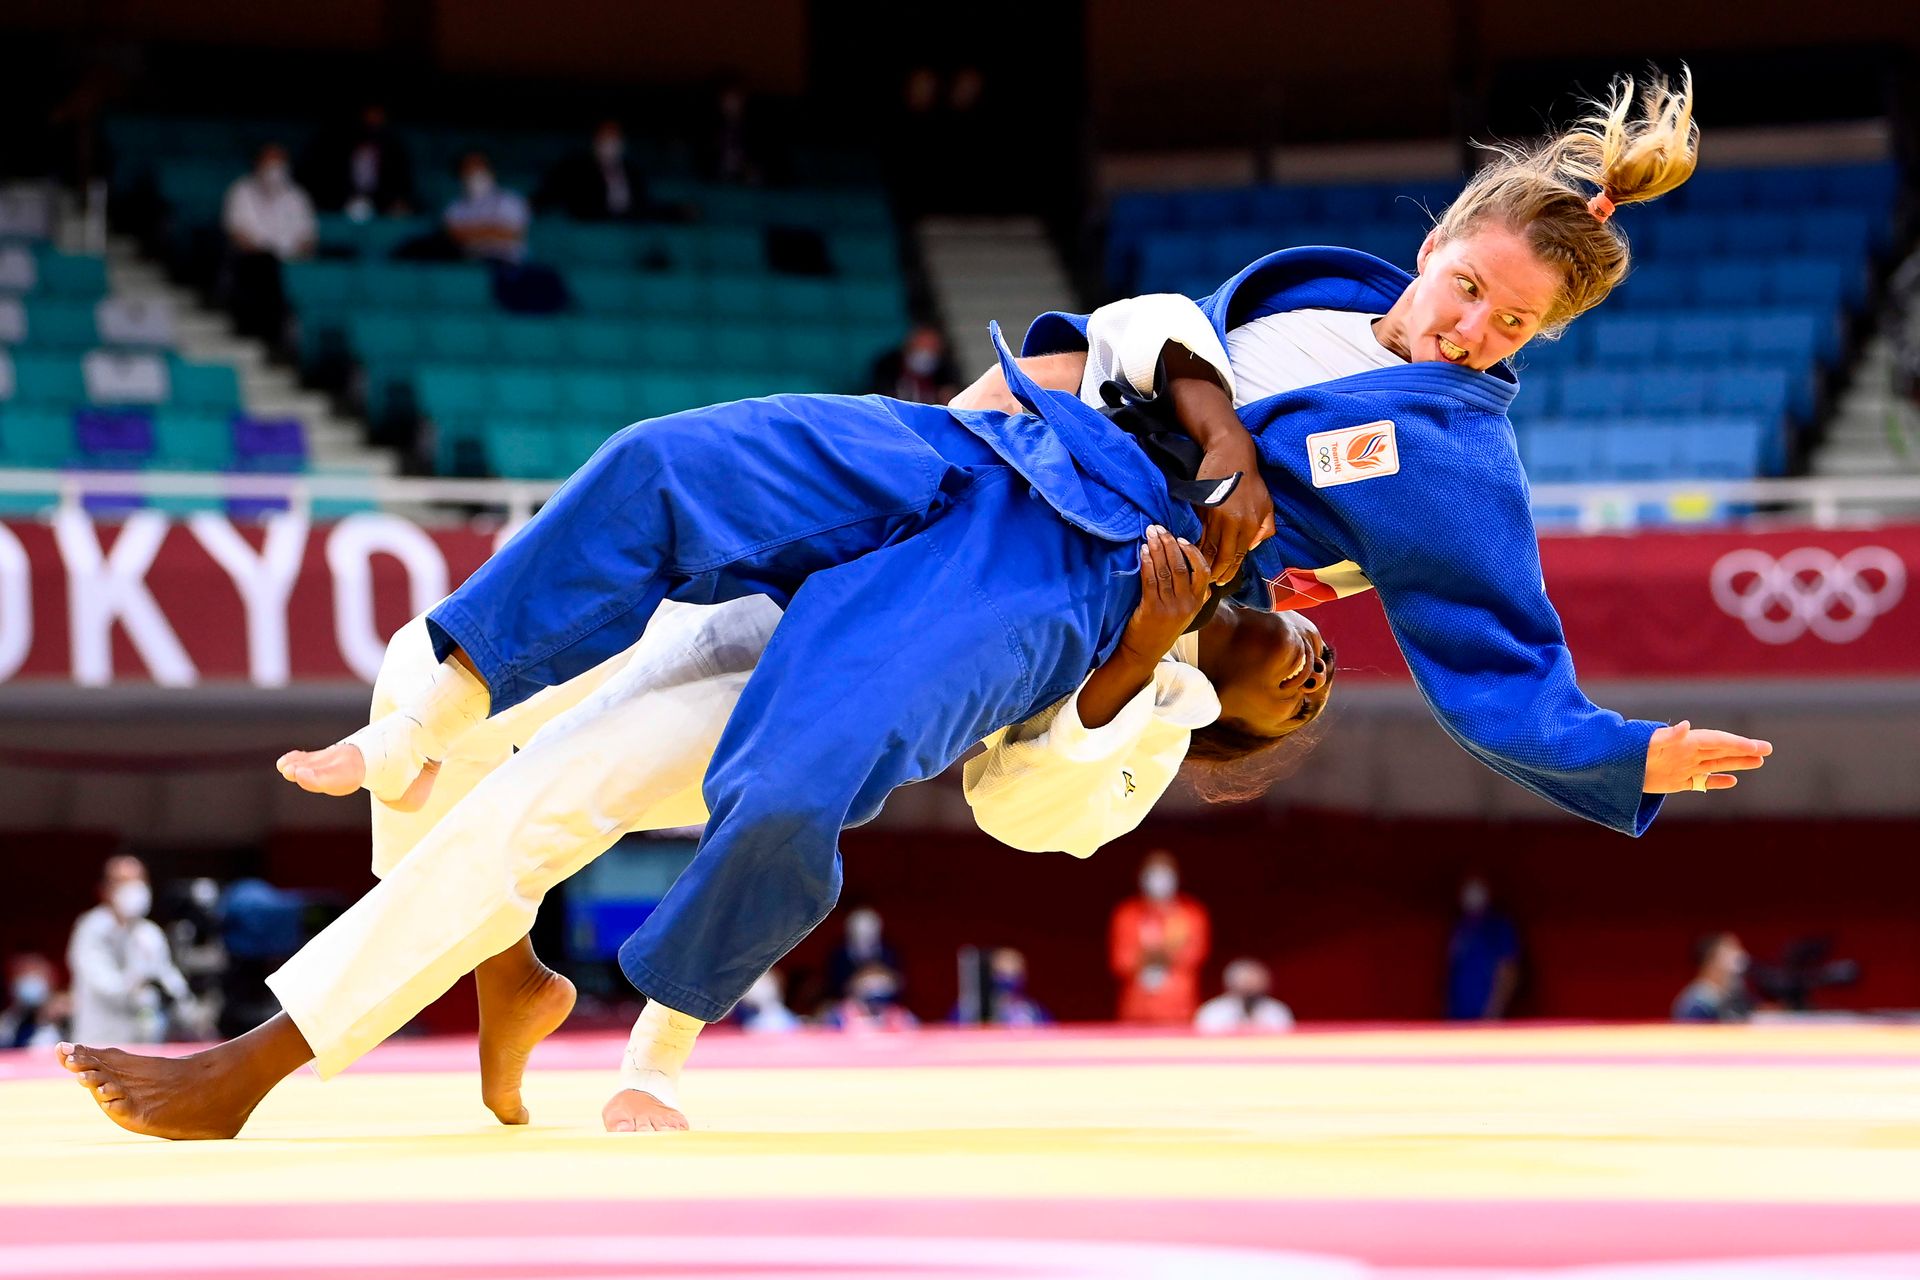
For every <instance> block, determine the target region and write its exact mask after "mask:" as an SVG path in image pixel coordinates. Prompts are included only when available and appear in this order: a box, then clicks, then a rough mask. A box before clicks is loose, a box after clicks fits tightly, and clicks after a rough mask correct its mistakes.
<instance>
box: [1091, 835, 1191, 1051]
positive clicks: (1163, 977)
mask: <svg viewBox="0 0 1920 1280" xmlns="http://www.w3.org/2000/svg"><path fill="white" fill-rule="evenodd" d="M1179 889H1180V871H1179V868H1178V866H1176V865H1175V863H1174V860H1173V855H1172V854H1170V853H1168V852H1167V851H1166V850H1165V849H1155V850H1154V851H1153V852H1152V853H1150V854H1148V855H1147V857H1146V860H1145V861H1144V862H1142V863H1141V865H1140V896H1139V897H1137V898H1129V899H1128V900H1127V901H1125V902H1123V903H1121V904H1120V905H1119V906H1118V907H1116V908H1115V909H1114V912H1113V923H1112V928H1111V929H1110V930H1109V947H1108V951H1109V956H1110V958H1111V961H1112V964H1113V973H1114V976H1115V977H1116V978H1118V979H1120V1021H1122V1022H1141V1023H1155V1024H1160V1025H1165V1026H1174V1025H1179V1026H1185V1025H1186V1024H1187V1023H1189V1022H1191V1021H1192V1020H1193V1013H1194V1009H1195V1008H1196V1007H1197V1006H1198V1005H1199V1003H1200V966H1201V964H1202V963H1203V962H1204V961H1205V960H1206V958H1207V949H1208V946H1209V933H1210V926H1209V923H1208V920H1207V910H1206V908H1205V907H1203V906H1201V905H1200V904H1199V903H1198V902H1195V901H1194V900H1193V899H1192V898H1188V897H1185V896H1184V895H1182V894H1181V893H1180V892H1179Z"/></svg>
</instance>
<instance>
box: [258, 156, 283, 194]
mask: <svg viewBox="0 0 1920 1280" xmlns="http://www.w3.org/2000/svg"><path fill="white" fill-rule="evenodd" d="M260 181H261V182H262V183H264V184H266V185H267V186H269V187H272V188H274V189H275V190H276V191H277V190H279V189H280V188H281V187H284V186H286V185H287V166H286V165H284V164H282V163H281V162H279V161H278V160H276V161H274V162H273V163H272V164H266V165H262V166H260Z"/></svg>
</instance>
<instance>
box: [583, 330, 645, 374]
mask: <svg viewBox="0 0 1920 1280" xmlns="http://www.w3.org/2000/svg"><path fill="white" fill-rule="evenodd" d="M640 332H641V331H640V328H639V327H638V326H637V325H635V324H634V323H632V322H631V321H628V320H625V319H604V320H601V319H595V320H581V321H578V322H577V323H576V324H575V325H574V327H573V349H572V355H573V358H574V359H575V360H577V361H578V362H580V363H581V364H588V365H610V366H619V367H624V366H629V365H632V364H633V363H634V361H635V360H636V359H637V358H638V349H639V343H640Z"/></svg>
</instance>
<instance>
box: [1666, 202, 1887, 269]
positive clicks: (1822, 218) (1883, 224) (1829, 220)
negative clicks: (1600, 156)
mask: <svg viewBox="0 0 1920 1280" xmlns="http://www.w3.org/2000/svg"><path fill="white" fill-rule="evenodd" d="M1890 212H1891V210H1890V209H1889V208H1888V207H1886V206H1882V207H1881V208H1879V209H1877V210H1871V211H1870V210H1867V209H1802V210H1796V211H1784V212H1783V211H1741V212H1732V213H1719V212H1708V213H1661V214H1654V213H1651V212H1650V213H1648V214H1647V215H1645V216H1644V217H1642V218H1640V219H1637V220H1636V221H1635V224H1634V225H1632V226H1630V227H1629V228H1628V230H1629V233H1630V234H1631V235H1632V237H1633V241H1634V247H1635V248H1636V249H1637V250H1639V251H1640V252H1641V253H1642V254H1644V255H1647V256H1652V257H1660V258H1692V257H1703V256H1712V255H1727V256H1736V255H1737V256H1759V255H1763V254H1776V253H1778V254H1813V255H1824V256H1828V257H1845V256H1859V255H1864V254H1866V253H1868V252H1871V251H1872V250H1874V249H1878V248H1881V247H1883V245H1884V244H1885V241H1886V239H1887V237H1888V235H1889V234H1890V232H1891V231H1892V220H1891V218H1890V217H1889V216H1888V215H1889V213H1890Z"/></svg>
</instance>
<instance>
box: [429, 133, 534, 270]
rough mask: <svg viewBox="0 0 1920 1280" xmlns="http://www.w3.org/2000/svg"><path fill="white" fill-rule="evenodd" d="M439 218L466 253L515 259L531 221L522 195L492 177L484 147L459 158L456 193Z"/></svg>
mask: <svg viewBox="0 0 1920 1280" xmlns="http://www.w3.org/2000/svg"><path fill="white" fill-rule="evenodd" d="M441 221H442V222H443V223H444V224H445V226H446V231H447V234H448V235H449V236H451V237H452V238H453V242H454V243H455V244H457V245H458V246H459V247H460V252H461V253H462V254H464V255H465V256H466V257H469V258H478V259H481V260H483V261H491V262H518V261H520V259H521V258H523V257H525V256H526V253H527V226H528V224H529V223H530V222H531V221H532V218H531V215H530V214H529V213H528V211H527V201H526V197H525V196H522V195H521V194H520V193H519V192H517V191H510V190H508V189H507V188H505V187H503V186H501V185H500V184H499V183H498V182H497V181H496V180H495V179H494V176H493V162H492V161H490V160H488V159H487V155H486V152H484V151H469V152H468V153H467V154H466V155H464V156H462V157H461V158H460V196H459V198H458V199H456V200H454V201H453V202H452V203H451V204H449V205H448V206H447V207H446V211H445V212H444V213H443V214H442V215H441Z"/></svg>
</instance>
